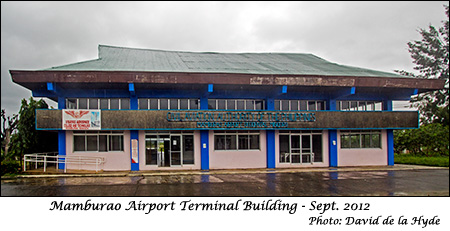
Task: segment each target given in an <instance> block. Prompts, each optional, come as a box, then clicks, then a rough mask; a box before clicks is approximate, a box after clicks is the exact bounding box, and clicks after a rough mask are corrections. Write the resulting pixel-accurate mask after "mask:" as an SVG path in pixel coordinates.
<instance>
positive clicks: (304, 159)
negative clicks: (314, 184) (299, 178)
mask: <svg viewBox="0 0 450 231" xmlns="http://www.w3.org/2000/svg"><path fill="white" fill-rule="evenodd" d="M301 137H302V138H301V163H311V162H312V159H313V153H312V138H311V134H302V135H301Z"/></svg>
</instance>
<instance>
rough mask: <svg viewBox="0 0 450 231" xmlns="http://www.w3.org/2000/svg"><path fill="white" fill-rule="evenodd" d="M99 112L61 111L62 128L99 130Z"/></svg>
mask: <svg viewBox="0 0 450 231" xmlns="http://www.w3.org/2000/svg"><path fill="white" fill-rule="evenodd" d="M100 113H101V111H100V110H72V109H63V110H62V125H63V126H62V127H63V129H64V130H100V129H101V114H100Z"/></svg>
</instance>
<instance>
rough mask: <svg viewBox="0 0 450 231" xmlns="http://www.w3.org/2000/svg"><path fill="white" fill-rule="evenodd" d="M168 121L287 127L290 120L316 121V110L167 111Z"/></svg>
mask: <svg viewBox="0 0 450 231" xmlns="http://www.w3.org/2000/svg"><path fill="white" fill-rule="evenodd" d="M166 119H167V121H168V122H195V123H196V124H197V126H196V127H197V128H230V129H231V128H261V129H265V128H287V127H288V126H289V122H315V121H316V115H315V113H314V112H277V111H257V112H244V111H242V112H241V111H233V112H231V111H211V112H209V111H208V112H206V111H200V112H199V111H196V112H186V111H183V112H174V111H170V112H167V115H166Z"/></svg>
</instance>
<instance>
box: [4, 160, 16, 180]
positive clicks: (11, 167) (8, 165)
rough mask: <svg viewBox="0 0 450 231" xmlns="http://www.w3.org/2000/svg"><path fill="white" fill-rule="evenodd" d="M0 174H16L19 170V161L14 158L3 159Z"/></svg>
mask: <svg viewBox="0 0 450 231" xmlns="http://www.w3.org/2000/svg"><path fill="white" fill-rule="evenodd" d="M1 165H2V166H1V167H2V168H1V174H2V176H3V175H5V174H7V173H9V174H16V173H19V172H20V163H19V161H16V160H8V159H3V160H2V163H1Z"/></svg>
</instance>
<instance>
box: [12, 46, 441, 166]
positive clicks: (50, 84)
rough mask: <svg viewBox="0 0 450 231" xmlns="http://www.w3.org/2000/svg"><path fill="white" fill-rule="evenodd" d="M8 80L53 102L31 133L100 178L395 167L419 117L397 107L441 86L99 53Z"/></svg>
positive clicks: (242, 61) (235, 58) (318, 68)
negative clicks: (399, 140)
mask: <svg viewBox="0 0 450 231" xmlns="http://www.w3.org/2000/svg"><path fill="white" fill-rule="evenodd" d="M10 73H11V76H12V80H13V82H15V83H17V84H19V85H21V86H23V87H25V88H27V89H30V90H31V91H32V95H33V96H34V97H47V98H49V99H52V100H54V101H56V102H58V109H52V110H37V111H36V128H37V129H41V130H52V131H55V132H58V139H59V141H58V144H59V150H58V151H59V154H60V155H62V156H67V157H75V156H76V157H80V156H81V157H101V158H103V159H104V160H105V162H104V163H103V165H102V169H103V170H106V171H108V170H110V171H116V170H131V171H141V170H142V171H144V170H174V169H180V170H182V169H183V170H187V169H202V170H209V169H237V168H303V167H305V168H307V167H340V166H365V165H393V164H394V153H393V151H394V149H393V148H394V146H393V145H394V144H393V141H394V139H393V130H394V129H414V128H418V126H419V122H418V121H419V115H418V112H416V111H393V110H392V101H393V100H409V98H410V97H411V96H412V95H415V94H418V93H422V92H426V91H432V90H436V89H441V88H443V86H444V82H443V81H441V80H429V79H414V78H406V77H402V76H399V75H396V74H393V73H386V72H380V71H373V70H368V69H362V68H356V67H350V66H343V65H338V64H335V63H331V62H328V61H326V60H323V59H321V58H319V57H317V56H314V55H311V54H291V53H195V52H176V51H161V50H149V49H134V48H123V47H112V46H104V45H100V46H99V58H98V59H95V60H88V61H84V62H79V63H74V64H69V65H64V66H58V67H53V68H49V69H44V70H35V71H23V70H10ZM80 165H81V166H80ZM60 167H61V166H60ZM64 167H67V168H68V169H71V168H73V169H93V168H95V166H93V165H82V164H67V166H64Z"/></svg>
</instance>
